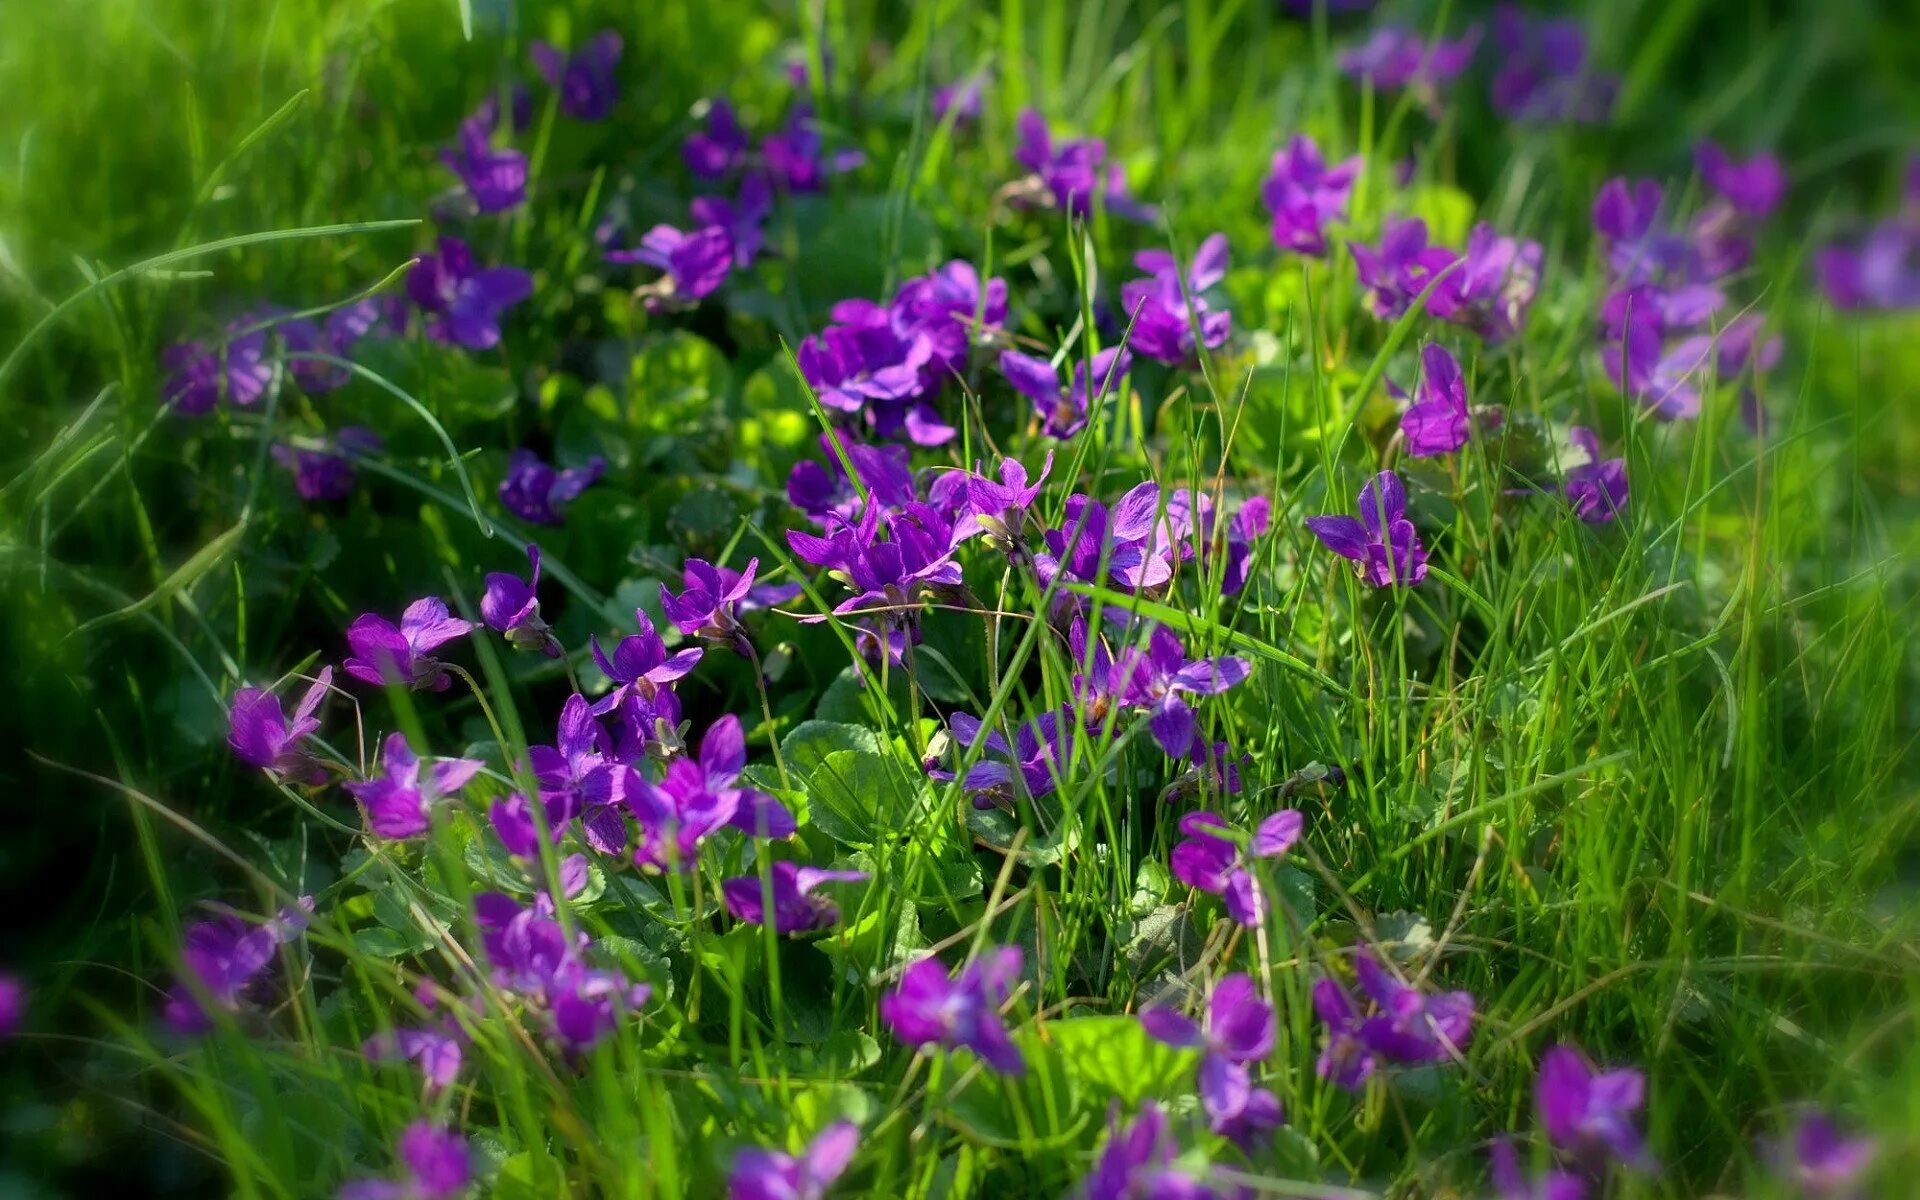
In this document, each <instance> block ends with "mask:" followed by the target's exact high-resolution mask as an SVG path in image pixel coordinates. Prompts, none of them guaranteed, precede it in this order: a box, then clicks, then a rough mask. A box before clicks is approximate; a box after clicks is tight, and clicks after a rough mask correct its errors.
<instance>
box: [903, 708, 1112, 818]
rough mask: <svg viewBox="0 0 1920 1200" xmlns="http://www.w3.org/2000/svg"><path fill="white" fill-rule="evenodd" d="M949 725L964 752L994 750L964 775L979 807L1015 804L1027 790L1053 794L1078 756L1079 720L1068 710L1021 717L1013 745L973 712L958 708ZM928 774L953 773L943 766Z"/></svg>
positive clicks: (944, 776)
mask: <svg viewBox="0 0 1920 1200" xmlns="http://www.w3.org/2000/svg"><path fill="white" fill-rule="evenodd" d="M947 724H948V726H949V727H950V728H951V729H952V731H953V737H954V741H955V742H956V743H957V745H958V746H959V748H960V750H961V751H964V750H968V749H971V748H972V747H973V746H974V745H975V744H976V743H983V744H984V751H985V754H990V755H993V757H991V758H988V757H985V756H984V755H983V757H981V758H980V760H979V761H977V762H975V763H974V764H973V767H972V768H971V769H970V770H969V771H968V772H967V774H966V778H965V779H963V780H961V783H960V786H961V788H962V789H963V790H964V791H965V792H966V793H967V794H968V795H970V796H972V797H973V806H974V807H975V808H981V809H985V808H994V807H996V806H999V807H1012V806H1013V804H1014V802H1015V800H1016V799H1017V798H1018V797H1020V796H1021V795H1023V794H1024V795H1025V796H1027V797H1029V798H1031V799H1035V800H1038V799H1040V798H1041V797H1043V796H1049V795H1052V794H1053V791H1054V789H1055V788H1056V787H1058V786H1059V784H1060V781H1061V780H1063V779H1065V778H1066V772H1067V765H1068V763H1070V762H1071V761H1072V760H1073V730H1074V726H1075V724H1076V722H1075V721H1074V719H1073V714H1072V713H1071V711H1068V710H1049V711H1047V712H1043V713H1041V714H1040V715H1039V716H1038V717H1037V718H1035V719H1034V720H1031V721H1025V722H1022V723H1021V724H1020V726H1019V728H1018V729H1016V730H1015V731H1014V735H1013V745H1012V746H1008V745H1007V739H1006V738H1005V737H1003V736H1001V734H1000V732H999V731H998V730H989V729H986V728H985V727H984V726H983V725H982V724H981V723H980V720H979V718H977V717H974V716H972V715H971V714H968V713H959V712H957V713H954V714H953V715H952V716H950V717H948V718H947ZM928 775H929V776H930V777H932V778H934V779H942V780H947V779H952V778H953V776H952V775H951V774H948V773H947V772H945V771H941V770H938V769H934V770H930V771H929V772H928Z"/></svg>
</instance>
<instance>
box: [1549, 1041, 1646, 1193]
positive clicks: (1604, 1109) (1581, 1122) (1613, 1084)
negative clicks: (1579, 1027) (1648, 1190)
mask: <svg viewBox="0 0 1920 1200" xmlns="http://www.w3.org/2000/svg"><path fill="white" fill-rule="evenodd" d="M1646 1095H1647V1077H1646V1076H1645V1075H1643V1074H1641V1073H1640V1072H1639V1071H1637V1070H1635V1069H1633V1068H1632V1067H1619V1068H1616V1069H1614V1070H1608V1071H1602V1070H1596V1069H1594V1067H1593V1066H1591V1065H1590V1064H1589V1063H1588V1062H1587V1059H1586V1056H1585V1055H1583V1054H1581V1053H1580V1051H1578V1050H1576V1049H1574V1048H1573V1047H1572V1046H1568V1045H1558V1046H1554V1047H1553V1048H1552V1049H1550V1050H1548V1051H1547V1053H1546V1055H1545V1057H1543V1058H1542V1059H1541V1060H1540V1076H1539V1079H1538V1080H1537V1081H1536V1082H1535V1083H1534V1089H1533V1098H1534V1103H1535V1104H1536V1105H1538V1106H1539V1109H1540V1122H1541V1124H1542V1125H1543V1126H1545V1128H1546V1133H1547V1137H1548V1138H1549V1139H1550V1140H1551V1141H1552V1142H1553V1144H1554V1145H1555V1146H1558V1147H1559V1148H1560V1149H1561V1150H1563V1151H1565V1152H1567V1153H1568V1154H1569V1155H1571V1156H1572V1157H1573V1159H1574V1160H1575V1161H1577V1162H1580V1163H1582V1164H1583V1165H1585V1166H1587V1167H1588V1168H1589V1169H1592V1170H1596V1171H1597V1170H1598V1169H1599V1168H1600V1167H1602V1166H1604V1165H1605V1164H1606V1163H1607V1162H1609V1161H1614V1160H1617V1161H1618V1162H1619V1163H1620V1164H1621V1165H1623V1166H1626V1167H1631V1168H1633V1169H1636V1170H1643V1171H1651V1170H1655V1169H1656V1165H1655V1163H1654V1161H1653V1159H1652V1158H1651V1157H1650V1156H1649V1155H1648V1154H1647V1151H1646V1147H1645V1145H1644V1144H1643V1143H1642V1139H1641V1136H1640V1130H1639V1128H1638V1127H1637V1126H1636V1125H1635V1124H1634V1117H1633V1114H1634V1113H1636V1112H1637V1111H1639V1109H1640V1107H1641V1106H1642V1105H1643V1104H1644V1103H1646Z"/></svg>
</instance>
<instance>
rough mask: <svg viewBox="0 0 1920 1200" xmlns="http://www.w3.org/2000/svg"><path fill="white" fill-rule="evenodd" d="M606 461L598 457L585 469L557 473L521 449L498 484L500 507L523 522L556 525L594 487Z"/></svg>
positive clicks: (529, 451) (513, 457)
mask: <svg viewBox="0 0 1920 1200" xmlns="http://www.w3.org/2000/svg"><path fill="white" fill-rule="evenodd" d="M606 469H607V460H606V459H604V458H602V457H600V456H599V455H598V454H596V455H594V456H593V457H592V458H589V459H588V460H587V462H586V465H584V466H579V467H568V468H567V469H566V470H564V471H556V470H554V469H553V468H552V467H551V466H548V465H547V464H546V463H545V462H543V461H541V459H540V456H539V455H537V454H535V453H534V452H533V451H531V450H528V449H526V448H525V447H524V446H523V447H521V448H520V449H518V450H515V451H514V452H513V453H512V454H511V455H509V456H508V457H507V475H506V478H505V479H502V480H501V481H500V503H502V504H504V505H506V507H507V511H508V512H510V513H512V514H513V515H514V516H516V517H519V518H520V519H521V520H522V521H526V522H529V523H530V524H534V525H559V524H562V523H563V522H564V521H565V520H566V511H565V510H566V506H567V505H568V504H570V503H572V502H573V501H574V500H576V499H578V498H579V496H580V493H582V492H584V491H586V490H587V489H588V488H589V487H592V486H593V483H594V481H595V480H597V479H599V478H600V476H601V475H602V474H604V473H605V472H606Z"/></svg>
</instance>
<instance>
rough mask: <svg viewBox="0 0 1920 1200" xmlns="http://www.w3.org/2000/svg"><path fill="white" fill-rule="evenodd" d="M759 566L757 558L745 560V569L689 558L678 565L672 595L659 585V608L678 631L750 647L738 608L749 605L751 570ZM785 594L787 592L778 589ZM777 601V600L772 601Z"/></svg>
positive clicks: (747, 649)
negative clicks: (677, 589)
mask: <svg viewBox="0 0 1920 1200" xmlns="http://www.w3.org/2000/svg"><path fill="white" fill-rule="evenodd" d="M759 566H760V560H759V559H757V558H753V559H748V560H747V569H746V570H745V571H740V572H735V571H730V570H728V569H727V568H725V567H716V566H714V565H713V564H712V563H709V562H707V561H705V560H704V559H698V558H690V559H688V560H687V561H686V564H685V565H684V566H682V567H681V568H680V582H681V591H680V594H679V595H678V596H675V595H674V594H673V593H672V592H671V591H668V590H667V585H666V584H664V583H663V584H661V585H660V608H661V611H663V612H664V613H666V615H667V620H669V621H671V622H673V627H674V628H675V629H678V630H679V631H680V632H681V633H684V634H688V635H690V636H695V637H699V638H700V639H702V640H703V641H708V642H712V643H714V644H716V645H725V646H732V647H734V648H735V649H737V650H739V651H740V653H741V654H743V655H744V654H747V653H749V652H750V651H751V649H752V646H751V643H749V642H748V640H747V631H746V627H745V626H743V625H741V624H740V615H739V614H740V608H741V606H742V605H746V606H749V607H751V606H752V603H753V602H752V601H751V600H750V599H749V597H751V596H752V595H753V594H754V587H753V573H754V571H755V570H756V569H757V568H758V567H759ZM780 591H781V593H782V594H783V596H785V598H788V599H790V598H791V594H789V593H786V591H785V589H780ZM775 603H778V601H775Z"/></svg>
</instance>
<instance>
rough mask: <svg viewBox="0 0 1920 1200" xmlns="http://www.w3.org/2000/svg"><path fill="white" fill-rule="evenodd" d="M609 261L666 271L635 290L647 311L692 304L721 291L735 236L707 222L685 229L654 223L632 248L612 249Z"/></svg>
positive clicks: (729, 265) (727, 270)
mask: <svg viewBox="0 0 1920 1200" xmlns="http://www.w3.org/2000/svg"><path fill="white" fill-rule="evenodd" d="M606 259H607V261H608V262H613V263H637V264H639V265H641V266H647V267H653V268H654V269H656V270H658V271H661V272H663V274H662V275H661V276H660V278H658V279H656V280H654V281H653V282H652V283H650V284H647V285H645V286H644V287H641V288H639V289H637V290H636V294H638V295H640V296H642V297H643V298H644V299H645V301H646V306H647V311H649V312H666V311H669V310H671V309H676V308H690V307H692V306H693V305H695V304H698V303H699V302H700V301H701V300H703V299H705V298H706V297H708V296H711V295H712V294H713V293H714V292H716V291H718V290H719V288H720V285H721V284H723V283H725V282H726V281H727V275H728V273H729V272H731V271H732V270H733V239H732V238H731V237H729V236H728V234H727V231H726V230H725V229H722V228H719V227H718V226H711V225H710V226H706V227H704V228H701V229H696V230H694V231H693V232H691V233H685V232H682V231H681V230H678V229H675V228H674V227H673V226H671V225H655V226H654V227H653V228H652V229H649V230H647V232H646V233H645V234H644V235H643V236H642V237H641V239H640V245H639V247H638V248H637V249H633V250H609V251H607V254H606Z"/></svg>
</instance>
